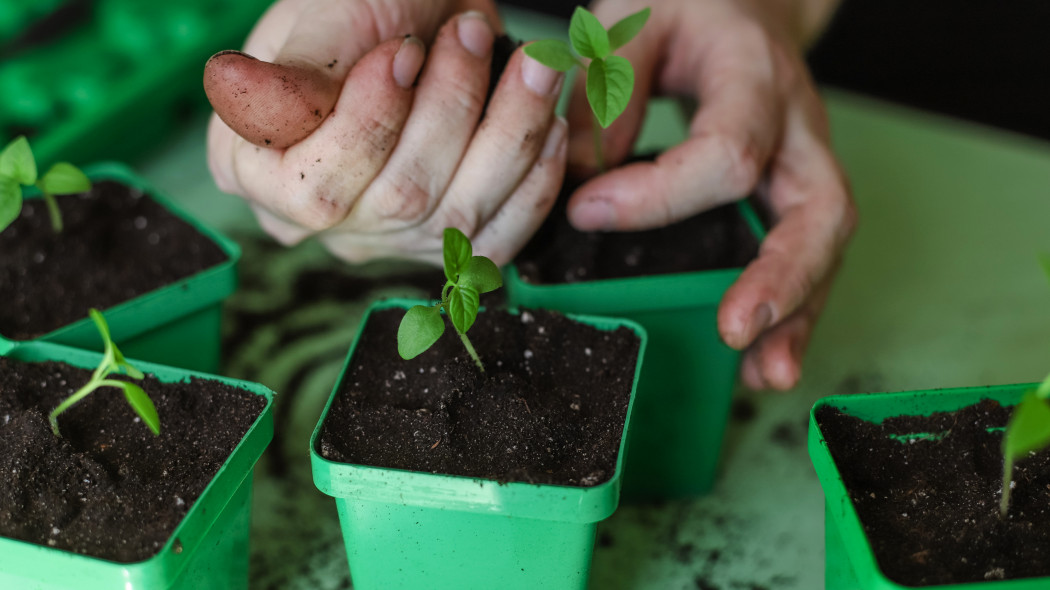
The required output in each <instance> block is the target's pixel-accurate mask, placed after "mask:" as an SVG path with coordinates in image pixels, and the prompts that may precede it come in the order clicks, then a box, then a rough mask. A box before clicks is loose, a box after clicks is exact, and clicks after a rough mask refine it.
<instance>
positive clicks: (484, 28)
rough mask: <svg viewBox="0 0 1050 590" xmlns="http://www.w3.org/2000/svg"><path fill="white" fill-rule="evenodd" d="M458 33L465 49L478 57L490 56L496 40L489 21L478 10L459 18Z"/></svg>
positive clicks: (468, 12) (465, 13)
mask: <svg viewBox="0 0 1050 590" xmlns="http://www.w3.org/2000/svg"><path fill="white" fill-rule="evenodd" d="M456 33H457V34H458V35H459V42H460V43H462V44H463V47H466V48H467V51H469V52H471V53H473V54H474V55H476V56H478V57H485V56H486V55H488V53H489V50H491V49H492V42H493V41H494V40H495V38H496V37H495V35H494V33H493V32H492V27H490V26H489V21H488V19H486V18H485V15H484V14H482V13H480V12H478V11H477V10H470V11H467V12H464V13H463V14H461V15H460V16H459V19H458V22H457V24H456Z"/></svg>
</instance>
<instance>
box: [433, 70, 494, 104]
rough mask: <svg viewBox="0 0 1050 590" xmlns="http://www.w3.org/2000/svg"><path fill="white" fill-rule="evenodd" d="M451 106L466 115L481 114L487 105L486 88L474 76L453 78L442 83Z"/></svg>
mask: <svg viewBox="0 0 1050 590" xmlns="http://www.w3.org/2000/svg"><path fill="white" fill-rule="evenodd" d="M442 84H443V86H444V88H445V92H446V93H447V94H448V96H449V97H450V99H451V101H452V102H451V104H452V105H455V106H456V107H457V108H458V109H459V110H460V111H462V112H466V113H475V112H480V111H481V107H482V105H483V104H484V103H485V90H486V89H485V88H483V87H482V86H481V85H480V84H477V83H476V77H475V76H472V75H469V74H467V75H464V76H451V77H449V78H446V79H445V80H443V81H442Z"/></svg>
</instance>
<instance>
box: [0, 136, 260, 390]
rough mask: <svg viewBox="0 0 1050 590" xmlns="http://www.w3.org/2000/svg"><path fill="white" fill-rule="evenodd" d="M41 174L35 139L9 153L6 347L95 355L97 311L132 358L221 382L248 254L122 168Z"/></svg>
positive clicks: (0, 268)
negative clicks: (226, 324)
mask: <svg viewBox="0 0 1050 590" xmlns="http://www.w3.org/2000/svg"><path fill="white" fill-rule="evenodd" d="M37 172H38V171H37V164H36V162H35V160H34V157H33V154H32V151H31V149H30V146H29V142H28V141H27V140H26V139H25V138H24V137H19V138H17V139H15V140H14V141H12V142H11V143H10V144H8V146H7V147H6V148H5V149H4V150H3V151H2V152H0V299H3V300H4V301H5V302H6V303H5V305H4V306H3V308H2V309H0V340H7V341H17V342H27V341H34V340H40V341H46V342H56V343H60V344H66V345H69V346H75V347H78V348H90V347H95V346H97V345H98V343H97V339H96V338H95V336H94V331H93V328H92V324H91V321H90V320H89V319H88V317H87V310H88V308H90V307H95V308H98V309H103V310H105V312H106V315H107V317H108V318H109V321H110V324H111V326H112V329H113V333H114V337H115V338H116V339H117V340H119V341H121V342H123V343H125V348H126V350H127V351H128V353H129V354H130V355H131V356H135V357H137V358H143V359H146V360H152V361H158V362H164V363H167V364H171V365H175V366H182V367H187V368H193V369H197V370H203V371H208V372H216V371H217V370H218V360H219V350H218V348H219V319H220V318H219V316H220V312H221V303H222V300H223V299H224V298H225V297H227V296H228V295H229V294H230V293H232V292H233V289H234V287H235V285H236V269H235V265H236V262H237V259H238V258H239V257H240V251H239V249H238V247H237V246H236V244H234V243H233V242H231V241H230V240H228V239H226V238H224V237H223V236H221V235H219V234H218V233H216V232H215V231H213V230H211V229H209V228H207V227H206V226H204V225H203V224H202V223H201V222H200V221H198V220H196V219H193V218H192V217H190V216H189V215H188V214H186V212H184V211H182V210H181V209H180V208H179V207H178V206H177V205H176V204H175V203H173V202H172V201H171V200H170V199H168V198H167V197H165V196H163V195H161V194H159V193H157V192H156V191H155V190H153V189H152V188H151V187H149V186H148V185H147V183H146V182H145V181H144V180H143V179H141V178H139V177H137V176H136V175H135V174H134V173H133V172H132V171H130V170H129V169H128V168H126V167H124V166H122V165H119V164H111V163H110V164H96V165H93V166H89V167H87V168H85V170H84V171H83V172H81V171H80V170H79V169H77V168H75V167H74V166H72V165H70V164H68V163H58V164H55V165H54V166H52V167H51V168H50V169H49V171H48V172H47V173H46V174H43V175H40V176H38V173H37ZM23 186H28V187H30V188H29V190H28V191H27V193H26V195H25V196H26V198H25V199H24V200H23V192H22V187H23Z"/></svg>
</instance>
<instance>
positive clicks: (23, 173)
mask: <svg viewBox="0 0 1050 590" xmlns="http://www.w3.org/2000/svg"><path fill="white" fill-rule="evenodd" d="M0 176H6V177H8V178H13V179H15V180H16V181H18V183H19V184H24V185H27V186H28V185H31V184H33V183H35V182H36V160H34V159H33V150H31V149H30V148H29V140H27V139H26V138H25V136H24V135H19V136H18V137H16V138H15V139H14V140H12V141H11V143H9V144H7V147H5V148H4V151H2V152H0Z"/></svg>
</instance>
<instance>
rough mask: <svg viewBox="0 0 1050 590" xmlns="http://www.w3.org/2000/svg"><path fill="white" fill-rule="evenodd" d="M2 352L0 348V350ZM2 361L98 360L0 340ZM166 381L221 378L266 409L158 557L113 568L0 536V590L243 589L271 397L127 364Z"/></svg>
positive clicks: (245, 386) (87, 363)
mask: <svg viewBox="0 0 1050 590" xmlns="http://www.w3.org/2000/svg"><path fill="white" fill-rule="evenodd" d="M4 348H6V350H2V349H4ZM0 352H3V356H7V357H10V358H14V359H18V360H20V361H24V362H41V361H62V362H66V363H69V364H71V365H74V366H77V367H82V368H94V367H95V366H97V365H98V362H99V359H100V358H101V355H99V354H98V353H95V352H90V351H83V350H77V349H73V348H69V347H66V346H59V345H55V344H48V343H41V342H33V343H28V344H18V345H14V346H12V345H11V344H10V343H6V344H4V343H0ZM132 362H133V364H134V365H135V366H136V367H138V368H140V369H142V371H144V372H146V373H152V374H153V375H155V376H156V377H157V378H158V379H160V380H161V381H163V382H167V383H173V382H178V381H185V380H188V379H189V378H190V377H200V378H204V379H209V380H214V381H221V382H223V383H226V384H229V385H232V386H234V387H237V388H239V389H242V390H245V391H249V392H251V393H254V394H255V395H260V396H263V397H265V398H266V407H265V408H264V409H263V411H262V413H261V414H260V415H259V417H258V418H256V420H255V423H254V424H253V425H252V427H251V428H250V429H249V430H248V432H247V433H246V434H245V435H244V438H243V439H242V440H241V442H240V443H239V444H238V445H237V447H236V448H235V449H234V451H233V453H232V454H231V455H230V456H229V458H228V459H226V462H225V463H224V464H223V465H222V467H220V468H219V471H218V473H216V475H215V478H214V479H212V481H211V483H209V484H208V486H207V487H206V488H205V489H204V492H203V493H202V494H201V496H200V498H198V499H197V502H196V503H195V504H194V505H193V507H192V508H190V511H189V512H188V513H187V514H186V517H185V518H184V519H183V521H182V522H181V523H179V525H178V526H177V527H176V528H175V531H174V532H173V533H172V535H171V537H169V538H168V541H167V543H165V545H164V547H163V548H161V550H160V552H159V553H157V554H156V555H155V556H153V557H151V558H150V559H147V560H145V561H141V562H137V563H116V562H113V561H108V560H104V559H98V558H94V557H87V556H84V555H79V554H76V553H72V552H69V551H63V550H59V549H53V548H51V547H45V546H43V545H36V544H33V543H26V542H24V541H16V540H13V539H6V538H3V537H0V588H5V589H6V588H11V589H15V588H17V589H18V590H227V589H238V588H242V589H246V588H247V587H248V540H249V532H250V528H251V527H250V525H251V497H252V472H253V470H254V467H255V463H256V462H257V461H258V460H259V457H261V456H262V453H263V451H264V450H265V449H266V446H267V445H268V444H269V443H270V439H272V438H273V409H272V406H273V395H274V394H273V392H272V391H270V390H269V389H267V388H266V387H264V386H262V385H259V384H256V383H249V382H246V381H238V380H235V379H227V378H224V377H216V376H212V375H206V374H202V373H197V372H195V371H186V370H184V369H177V368H173V367H166V366H162V365H156V364H153V363H148V362H141V361H132Z"/></svg>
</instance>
